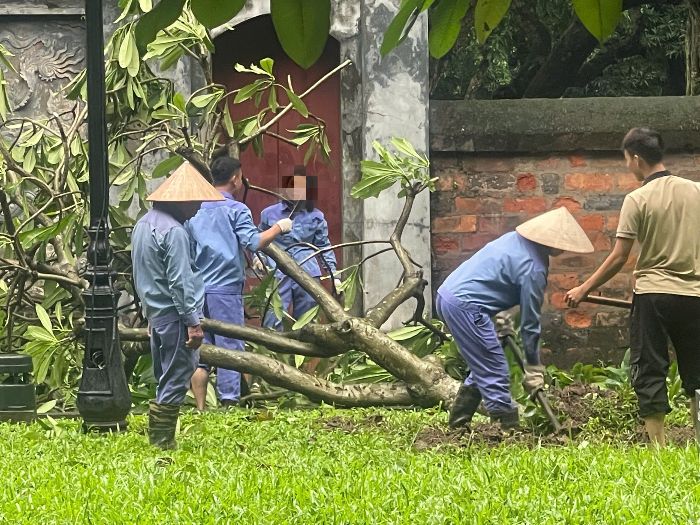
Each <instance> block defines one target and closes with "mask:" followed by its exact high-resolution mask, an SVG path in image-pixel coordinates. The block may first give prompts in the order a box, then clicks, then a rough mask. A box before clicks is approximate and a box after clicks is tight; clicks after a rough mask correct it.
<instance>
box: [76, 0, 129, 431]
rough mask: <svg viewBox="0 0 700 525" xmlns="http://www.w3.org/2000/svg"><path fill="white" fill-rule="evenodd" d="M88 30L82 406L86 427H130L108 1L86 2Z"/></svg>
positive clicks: (114, 428)
mask: <svg viewBox="0 0 700 525" xmlns="http://www.w3.org/2000/svg"><path fill="white" fill-rule="evenodd" d="M85 20H86V26H87V27H86V33H87V91H88V151H89V155H90V158H89V180H90V226H89V228H88V233H89V236H90V245H89V247H88V250H87V259H88V261H87V262H88V269H87V271H86V273H85V278H86V279H87V280H88V281H89V283H90V287H89V288H88V289H87V290H86V291H85V292H84V293H83V299H84V301H85V356H84V358H83V375H82V379H81V381H80V388H79V390H78V398H77V402H76V404H77V407H78V410H79V412H80V415H81V416H82V417H83V429H84V430H85V431H91V430H97V431H117V430H124V429H126V416H127V414H128V413H129V408H130V407H131V396H130V394H129V389H128V386H127V383H126V377H125V375H124V366H123V363H122V355H121V345H120V343H119V331H118V329H117V298H118V295H119V294H118V292H117V291H116V290H115V288H114V284H113V283H114V280H115V277H116V273H115V272H114V270H113V269H112V249H111V247H110V245H109V179H108V177H109V165H108V159H107V121H106V112H105V103H106V95H105V70H104V67H105V61H104V29H103V15H102V0H85Z"/></svg>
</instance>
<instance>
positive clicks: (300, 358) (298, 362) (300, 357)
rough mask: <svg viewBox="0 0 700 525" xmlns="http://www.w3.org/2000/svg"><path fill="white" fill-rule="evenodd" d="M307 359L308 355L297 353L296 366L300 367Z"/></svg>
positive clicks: (295, 357)
mask: <svg viewBox="0 0 700 525" xmlns="http://www.w3.org/2000/svg"><path fill="white" fill-rule="evenodd" d="M305 359H306V357H305V356H303V355H295V356H294V366H296V367H297V368H299V367H300V366H301V365H303V364H304V360H305Z"/></svg>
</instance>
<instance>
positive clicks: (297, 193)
mask: <svg viewBox="0 0 700 525" xmlns="http://www.w3.org/2000/svg"><path fill="white" fill-rule="evenodd" d="M282 195H284V197H285V198H287V199H289V200H290V201H303V200H305V199H306V176H305V175H294V176H292V177H289V179H288V180H287V184H286V188H285V189H284V192H282Z"/></svg>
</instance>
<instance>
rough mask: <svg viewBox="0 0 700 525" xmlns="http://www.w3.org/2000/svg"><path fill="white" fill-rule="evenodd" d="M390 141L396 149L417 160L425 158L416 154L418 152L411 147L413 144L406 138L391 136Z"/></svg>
mask: <svg viewBox="0 0 700 525" xmlns="http://www.w3.org/2000/svg"><path fill="white" fill-rule="evenodd" d="M391 143H392V144H393V145H394V147H395V148H396V149H397V150H399V151H400V152H401V153H403V154H404V155H409V156H411V157H414V158H416V159H418V160H421V161H425V159H424V158H423V157H421V156H420V155H419V154H418V152H417V151H416V149H415V148H414V147H413V145H412V144H411V143H410V142H408V141H407V140H406V139H402V138H399V137H393V138H392V139H391Z"/></svg>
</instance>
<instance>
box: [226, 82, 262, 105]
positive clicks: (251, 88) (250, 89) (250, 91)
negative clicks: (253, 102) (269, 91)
mask: <svg viewBox="0 0 700 525" xmlns="http://www.w3.org/2000/svg"><path fill="white" fill-rule="evenodd" d="M260 86H261V84H260V81H259V80H256V81H255V82H253V83H251V84H247V85H245V86H243V87H242V88H241V89H239V90H238V93H236V96H235V97H234V99H233V103H234V104H239V103H241V102H244V101H246V100H248V99H249V98H251V97H252V96H253V95H254V94H255V93H257V92H258V90H259V89H260Z"/></svg>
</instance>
